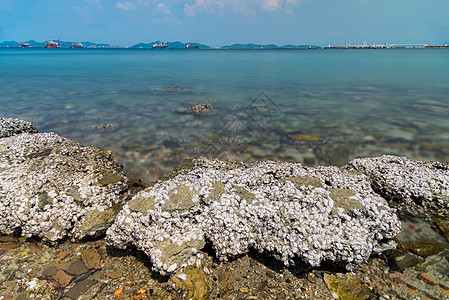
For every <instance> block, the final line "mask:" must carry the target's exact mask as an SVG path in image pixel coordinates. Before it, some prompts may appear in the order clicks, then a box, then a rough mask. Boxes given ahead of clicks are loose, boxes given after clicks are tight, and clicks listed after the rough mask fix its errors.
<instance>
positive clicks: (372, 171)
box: [346, 155, 449, 217]
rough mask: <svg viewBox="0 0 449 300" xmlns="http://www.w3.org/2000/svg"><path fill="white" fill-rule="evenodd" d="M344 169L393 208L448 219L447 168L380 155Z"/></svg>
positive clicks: (448, 179) (444, 164) (417, 214)
mask: <svg viewBox="0 0 449 300" xmlns="http://www.w3.org/2000/svg"><path fill="white" fill-rule="evenodd" d="M346 168H347V169H355V170H357V171H359V172H362V173H364V174H366V175H367V176H368V177H369V179H370V180H371V181H372V186H373V188H374V190H375V191H376V192H377V193H379V194H380V195H381V196H382V197H384V198H385V199H386V200H387V201H388V202H389V203H390V204H391V205H392V206H398V208H400V209H401V210H402V211H404V212H406V213H408V214H411V215H414V216H422V215H427V214H430V215H434V216H437V215H439V214H443V215H444V216H446V217H448V216H449V165H448V164H447V163H443V162H425V161H415V160H411V159H409V158H407V157H404V156H392V155H383V156H380V157H374V158H358V159H354V160H352V161H350V162H349V163H348V165H347V166H346Z"/></svg>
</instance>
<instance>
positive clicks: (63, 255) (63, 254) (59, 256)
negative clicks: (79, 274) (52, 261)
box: [58, 251, 70, 260]
mask: <svg viewBox="0 0 449 300" xmlns="http://www.w3.org/2000/svg"><path fill="white" fill-rule="evenodd" d="M69 254H70V253H69V252H67V251H61V252H59V253H58V259H60V260H63V259H66V257H67V256H69Z"/></svg>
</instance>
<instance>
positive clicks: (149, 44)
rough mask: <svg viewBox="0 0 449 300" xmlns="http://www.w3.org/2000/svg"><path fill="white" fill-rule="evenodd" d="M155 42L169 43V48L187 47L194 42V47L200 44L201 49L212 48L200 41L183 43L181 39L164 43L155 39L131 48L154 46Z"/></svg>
mask: <svg viewBox="0 0 449 300" xmlns="http://www.w3.org/2000/svg"><path fill="white" fill-rule="evenodd" d="M154 44H164V45H167V46H168V48H170V49H185V48H186V46H187V45H190V44H192V46H193V47H196V46H198V47H199V48H200V49H209V48H210V47H209V46H207V45H203V44H199V43H182V42H179V41H176V42H167V43H163V42H161V41H155V42H152V43H138V44H135V45H133V46H131V47H130V48H153V45H154Z"/></svg>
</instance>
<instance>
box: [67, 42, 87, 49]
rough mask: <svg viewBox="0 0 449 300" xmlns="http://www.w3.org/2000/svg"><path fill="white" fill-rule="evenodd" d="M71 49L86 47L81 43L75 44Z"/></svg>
mask: <svg viewBox="0 0 449 300" xmlns="http://www.w3.org/2000/svg"><path fill="white" fill-rule="evenodd" d="M70 48H84V45H83V44H81V43H73V44H72V46H70Z"/></svg>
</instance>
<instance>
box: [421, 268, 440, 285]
mask: <svg viewBox="0 0 449 300" xmlns="http://www.w3.org/2000/svg"><path fill="white" fill-rule="evenodd" d="M418 278H419V279H421V280H422V281H424V282H425V283H427V284H430V285H437V284H438V280H437V279H436V277H435V275H433V273H432V272H431V271H427V272H424V273H421V274H419V276H418Z"/></svg>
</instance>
